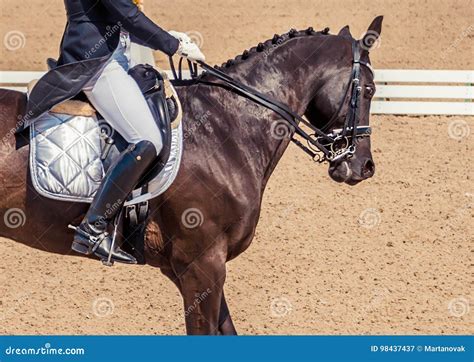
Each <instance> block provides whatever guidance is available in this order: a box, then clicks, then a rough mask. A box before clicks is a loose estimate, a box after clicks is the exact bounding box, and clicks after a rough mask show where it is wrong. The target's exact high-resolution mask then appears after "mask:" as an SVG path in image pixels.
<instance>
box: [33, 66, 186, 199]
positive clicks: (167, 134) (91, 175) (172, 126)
mask: <svg viewBox="0 0 474 362" xmlns="http://www.w3.org/2000/svg"><path fill="white" fill-rule="evenodd" d="M129 74H130V75H131V76H132V77H133V78H134V79H135V81H136V82H137V84H138V86H139V87H140V89H141V91H142V92H143V94H144V96H145V99H146V100H147V103H148V105H149V107H150V110H151V112H152V114H153V116H154V118H155V121H156V123H157V125H158V128H159V131H160V133H161V137H162V140H163V149H162V151H161V153H160V154H159V155H158V157H157V160H156V165H157V167H156V168H155V170H154V171H153V170H152V171H151V172H150V173H149V176H148V177H147V179H146V180H144V181H143V182H142V183H141V184H140V185H138V187H137V189H136V190H134V191H133V192H132V194H131V195H130V197H129V199H128V200H127V201H126V203H125V206H134V205H143V204H144V203H148V201H149V200H150V199H152V198H155V197H157V196H159V195H161V194H162V193H164V192H165V191H166V190H167V189H168V188H169V186H170V185H171V183H172V182H173V181H174V179H175V178H176V175H177V172H178V169H179V165H180V161H181V155H182V138H183V137H182V134H183V132H182V125H181V119H182V109H181V104H180V101H179V98H178V95H177V93H176V91H175V89H174V87H173V85H172V84H171V82H170V81H169V80H168V78H167V77H166V74H165V75H162V74H160V73H159V72H158V71H157V70H156V69H154V68H153V67H152V66H150V65H137V66H135V67H133V68H131V69H130V70H129ZM32 87H34V82H33V83H31V84H30V85H29V91H30V90H31V89H32ZM126 147H128V143H127V142H126V141H125V139H124V138H123V137H122V136H121V135H120V134H119V133H118V132H116V131H115V130H114V129H113V128H112V127H111V126H110V125H109V124H108V123H107V122H106V121H105V119H103V117H101V115H100V114H99V113H98V112H97V111H96V110H95V109H94V107H93V106H92V105H91V104H90V103H89V102H88V100H87V98H86V97H85V95H84V94H79V95H78V96H76V97H75V98H74V99H72V100H68V101H66V102H63V103H61V104H59V105H57V106H55V107H54V108H53V109H51V111H50V112H48V113H46V114H45V115H43V116H41V117H40V118H39V119H37V120H36V121H35V122H34V123H33V124H32V125H31V127H30V169H31V176H32V177H31V179H32V184H33V186H34V188H35V189H36V191H37V192H38V193H39V194H40V195H42V196H45V197H48V198H51V199H55V200H62V201H69V202H82V203H90V202H92V199H93V197H94V195H95V192H96V191H97V189H98V187H99V186H100V183H101V181H102V178H103V176H104V175H105V173H106V172H107V170H108V169H109V167H110V166H111V165H112V164H113V162H114V160H115V159H116V158H117V157H118V155H119V154H120V153H121V152H122V151H123V150H124V149H125V148H126Z"/></svg>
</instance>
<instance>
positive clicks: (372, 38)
mask: <svg viewBox="0 0 474 362" xmlns="http://www.w3.org/2000/svg"><path fill="white" fill-rule="evenodd" d="M382 21H383V16H377V17H376V18H375V19H374V20H373V21H372V23H371V24H370V26H369V29H367V32H366V33H365V34H364V37H363V38H362V40H361V43H362V47H363V48H364V49H366V50H370V49H371V48H372V46H373V45H374V44H375V43H376V42H377V40H378V38H379V37H380V33H381V32H382Z"/></svg>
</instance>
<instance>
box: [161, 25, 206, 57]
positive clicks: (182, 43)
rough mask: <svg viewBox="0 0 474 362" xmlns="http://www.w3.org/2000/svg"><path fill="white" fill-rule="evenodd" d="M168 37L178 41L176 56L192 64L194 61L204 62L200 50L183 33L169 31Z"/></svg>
mask: <svg viewBox="0 0 474 362" xmlns="http://www.w3.org/2000/svg"><path fill="white" fill-rule="evenodd" d="M169 33H170V35H171V36H173V37H175V38H176V39H178V40H179V48H178V51H177V52H176V53H177V54H178V55H180V56H182V57H184V58H186V59H189V60H190V61H192V62H195V61H201V62H204V61H206V57H205V56H204V54H203V53H202V52H201V49H199V47H198V46H197V45H196V44H195V43H193V41H192V39H191V38H190V37H189V36H188V35H187V34H185V33H180V32H178V31H173V30H171V31H169Z"/></svg>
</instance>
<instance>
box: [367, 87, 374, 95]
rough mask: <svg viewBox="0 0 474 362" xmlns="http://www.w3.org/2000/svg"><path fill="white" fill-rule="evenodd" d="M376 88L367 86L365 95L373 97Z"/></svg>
mask: <svg viewBox="0 0 474 362" xmlns="http://www.w3.org/2000/svg"><path fill="white" fill-rule="evenodd" d="M374 93H375V90H374V88H372V87H365V96H366V97H367V98H372V97H373V96H374Z"/></svg>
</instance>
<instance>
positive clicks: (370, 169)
mask: <svg viewBox="0 0 474 362" xmlns="http://www.w3.org/2000/svg"><path fill="white" fill-rule="evenodd" d="M374 172H375V164H374V161H372V160H371V159H367V160H366V161H365V162H364V166H362V176H364V177H372V176H373V175H374Z"/></svg>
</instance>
